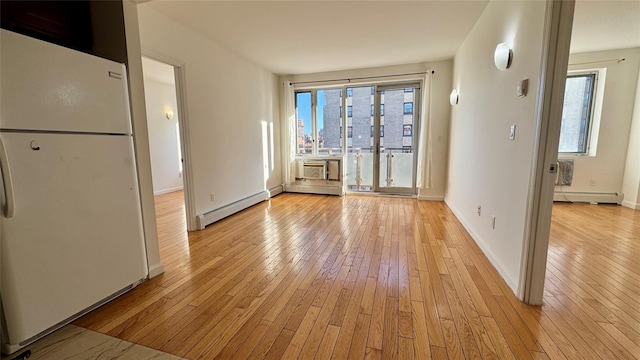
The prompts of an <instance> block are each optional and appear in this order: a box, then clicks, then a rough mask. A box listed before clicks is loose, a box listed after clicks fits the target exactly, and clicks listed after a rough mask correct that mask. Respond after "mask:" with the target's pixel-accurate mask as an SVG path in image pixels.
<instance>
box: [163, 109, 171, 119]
mask: <svg viewBox="0 0 640 360" xmlns="http://www.w3.org/2000/svg"><path fill="white" fill-rule="evenodd" d="M164 116H166V118H167V119H169V120H173V111H171V110H167V111H166V112H165V113H164Z"/></svg>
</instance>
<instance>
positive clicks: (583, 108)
mask: <svg viewBox="0 0 640 360" xmlns="http://www.w3.org/2000/svg"><path fill="white" fill-rule="evenodd" d="M595 80H596V75H595V74H594V73H591V74H581V75H571V76H568V77H567V82H566V86H565V90H564V106H563V108H562V125H561V128H560V144H559V146H558V152H561V153H579V154H584V153H586V152H587V151H588V142H589V129H590V127H591V113H592V108H593V101H594V96H593V95H594V89H595Z"/></svg>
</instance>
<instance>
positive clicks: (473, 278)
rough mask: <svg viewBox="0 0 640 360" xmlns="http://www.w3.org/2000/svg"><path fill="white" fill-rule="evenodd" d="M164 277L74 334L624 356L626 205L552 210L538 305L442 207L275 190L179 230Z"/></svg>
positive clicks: (181, 352)
mask: <svg viewBox="0 0 640 360" xmlns="http://www.w3.org/2000/svg"><path fill="white" fill-rule="evenodd" d="M181 197H182V193H181V192H176V193H172V194H167V195H163V196H159V197H157V199H156V201H157V204H156V207H157V213H158V223H159V224H160V225H159V231H160V238H161V241H160V246H161V255H162V261H163V264H164V266H165V269H166V272H165V273H164V274H163V275H161V276H158V277H156V278H154V279H151V280H149V281H147V282H145V283H143V284H142V285H140V286H139V287H138V288H136V289H134V290H133V291H131V292H130V293H128V294H126V295H124V296H122V297H121V298H119V299H116V300H115V301H113V302H111V303H109V304H107V305H105V306H104V307H102V308H100V309H98V310H96V311H94V312H92V313H90V314H89V315H87V316H85V317H83V318H82V319H80V320H78V321H76V325H79V326H82V327H86V328H89V329H92V330H95V331H98V332H102V333H105V334H108V335H112V336H115V337H118V338H121V339H124V340H127V341H131V342H134V343H137V344H141V345H144V346H148V347H151V348H155V349H159V350H162V351H165V352H168V353H171V354H174V355H177V356H180V357H185V358H188V359H200V358H202V359H214V358H221V359H227V358H236V359H248V358H252V359H253V358H270V359H275V358H287V359H290V358H300V359H312V358H314V357H315V358H317V359H328V358H331V357H333V358H335V359H346V358H349V359H361V358H365V357H367V358H383V359H394V358H399V359H412V358H434V359H445V358H450V359H462V358H467V359H474V358H485V359H489V358H499V359H513V358H516V359H547V358H551V359H565V358H566V359H615V358H621V359H634V358H636V359H637V358H638V357H639V356H640V346H639V345H638V344H640V283H639V280H638V279H640V256H638V255H639V254H640V212H638V211H635V212H634V211H632V210H628V209H624V208H621V207H616V206H605V205H598V206H590V205H571V204H569V205H566V204H559V205H556V206H555V207H554V222H553V227H552V240H551V246H550V248H549V266H548V275H547V287H546V293H545V298H544V302H545V305H544V306H543V307H541V308H540V307H530V306H526V305H524V304H522V303H521V302H519V301H518V300H517V299H516V298H515V297H514V295H513V294H512V292H511V290H510V289H509V288H508V287H507V286H506V285H505V283H504V282H503V281H502V279H501V278H500V276H499V275H498V273H497V272H496V271H495V270H494V269H493V268H492V266H491V265H490V263H489V261H488V260H487V259H486V258H485V257H484V255H483V254H482V253H481V251H480V250H479V248H478V247H477V246H476V245H475V243H474V242H473V240H472V239H471V238H470V236H469V235H468V234H467V232H466V231H465V230H464V228H463V227H462V226H461V225H460V223H459V222H458V221H457V219H456V218H455V216H454V215H453V214H452V213H451V211H450V210H449V209H448V208H447V207H446V205H445V204H444V203H439V202H425V201H416V200H414V199H405V198H388V197H366V196H346V197H334V196H320V195H300V194H282V195H279V196H277V197H275V198H273V199H271V201H269V202H264V203H262V204H258V205H256V206H254V207H252V208H250V209H247V210H245V211H243V212H242V213H240V214H238V215H235V216H232V217H229V218H227V219H225V220H222V221H220V222H218V223H216V224H213V225H211V226H209V227H207V228H206V229H205V230H203V231H200V232H194V233H192V234H189V236H187V234H186V232H185V225H184V208H183V205H182V198H181Z"/></svg>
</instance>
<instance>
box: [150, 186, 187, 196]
mask: <svg viewBox="0 0 640 360" xmlns="http://www.w3.org/2000/svg"><path fill="white" fill-rule="evenodd" d="M182 189H183V187H182V186H177V187H174V188H170V189H164V190H158V191H154V192H153V195H162V194H168V193H171V192H174V191H178V190H182Z"/></svg>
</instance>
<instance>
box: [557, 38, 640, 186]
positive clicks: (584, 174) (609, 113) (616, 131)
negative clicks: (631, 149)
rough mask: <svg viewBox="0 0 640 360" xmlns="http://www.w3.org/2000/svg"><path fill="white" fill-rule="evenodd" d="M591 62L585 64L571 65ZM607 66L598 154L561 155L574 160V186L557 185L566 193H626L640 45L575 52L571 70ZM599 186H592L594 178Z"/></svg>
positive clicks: (570, 59)
mask: <svg viewBox="0 0 640 360" xmlns="http://www.w3.org/2000/svg"><path fill="white" fill-rule="evenodd" d="M619 58H626V61H623V62H620V63H617V62H606V63H595V64H594V63H593V62H597V61H603V60H610V59H619ZM580 63H591V64H582V65H571V64H580ZM599 68H604V69H606V77H605V83H604V91H603V92H602V94H603V100H602V112H601V117H600V130H599V135H598V143H597V149H596V154H595V156H570V155H559V158H561V159H562V158H566V159H574V170H573V182H572V184H571V186H556V191H560V190H562V191H563V192H566V193H570V192H595V193H619V192H622V179H623V176H624V169H625V161H626V155H627V145H628V141H629V129H630V127H631V118H632V116H633V107H634V101H635V95H636V85H637V81H638V69H639V68H640V48H634V49H621V50H611V51H599V52H590V53H581V54H571V55H570V57H569V71H571V70H586V69H599ZM592 179H593V180H594V181H595V185H591V180H592Z"/></svg>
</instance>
